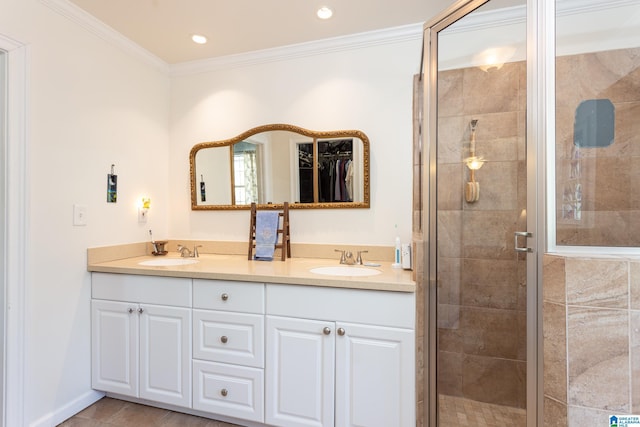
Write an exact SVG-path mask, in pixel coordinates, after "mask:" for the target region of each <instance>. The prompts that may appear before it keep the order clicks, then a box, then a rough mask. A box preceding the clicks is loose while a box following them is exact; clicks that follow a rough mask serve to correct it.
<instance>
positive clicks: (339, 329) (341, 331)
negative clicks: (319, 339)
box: [338, 328, 346, 336]
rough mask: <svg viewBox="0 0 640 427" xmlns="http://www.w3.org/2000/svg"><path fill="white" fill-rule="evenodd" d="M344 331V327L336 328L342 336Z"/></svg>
mask: <svg viewBox="0 0 640 427" xmlns="http://www.w3.org/2000/svg"><path fill="white" fill-rule="evenodd" d="M345 333H346V331H345V330H344V328H338V335H340V336H344V334H345Z"/></svg>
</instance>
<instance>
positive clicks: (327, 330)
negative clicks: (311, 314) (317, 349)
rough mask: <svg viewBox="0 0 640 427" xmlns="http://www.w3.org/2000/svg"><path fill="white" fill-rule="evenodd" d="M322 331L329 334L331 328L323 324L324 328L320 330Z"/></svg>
mask: <svg viewBox="0 0 640 427" xmlns="http://www.w3.org/2000/svg"><path fill="white" fill-rule="evenodd" d="M322 333H323V334H325V335H329V334H330V333H331V328H329V327H328V326H325V327H324V329H323V330H322Z"/></svg>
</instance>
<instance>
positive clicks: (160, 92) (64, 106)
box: [0, 0, 421, 426]
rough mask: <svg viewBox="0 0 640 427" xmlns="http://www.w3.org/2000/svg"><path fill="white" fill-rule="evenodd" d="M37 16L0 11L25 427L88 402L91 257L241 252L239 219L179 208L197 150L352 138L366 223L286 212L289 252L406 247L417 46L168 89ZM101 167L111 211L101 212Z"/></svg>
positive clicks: (202, 77) (17, 4)
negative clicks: (173, 245) (241, 139)
mask: <svg viewBox="0 0 640 427" xmlns="http://www.w3.org/2000/svg"><path fill="white" fill-rule="evenodd" d="M45 2H53V3H56V1H54V0H46V1H45V0H20V1H17V0H0V10H2V13H0V34H1V35H3V36H7V37H9V38H12V39H14V40H16V41H19V42H21V43H24V44H26V45H27V46H28V48H27V51H28V67H29V69H28V76H27V79H28V99H27V110H28V111H27V120H28V123H27V129H26V131H27V143H28V159H27V164H28V165H27V169H28V170H27V186H28V195H27V199H28V204H29V206H28V213H27V219H26V221H27V228H28V235H29V238H28V242H27V243H26V246H27V273H26V274H27V277H26V283H24V288H25V293H26V310H25V315H26V330H25V343H26V357H25V360H24V369H25V373H26V374H25V383H24V389H25V413H24V423H23V424H24V425H31V426H53V425H55V424H57V423H58V422H60V421H62V419H63V418H64V417H66V416H69V415H71V414H73V413H74V412H76V411H77V410H79V409H80V407H81V406H82V404H83V402H86V401H87V400H88V399H91V397H92V393H91V387H90V340H89V328H90V312H89V299H90V276H89V274H88V273H87V272H86V248H87V247H93V246H101V245H110V244H119V243H127V242H136V241H143V240H147V239H148V229H149V228H153V230H154V236H155V237H156V238H157V239H162V238H166V237H170V238H185V239H193V238H206V239H220V240H237V241H244V240H245V239H246V229H247V221H248V212H204V211H198V212H194V211H191V210H190V199H189V176H188V175H189V165H188V154H189V150H190V148H191V146H192V145H194V144H195V143H198V142H201V141H210V140H214V139H224V138H229V137H231V136H235V135H236V134H238V133H240V132H241V131H244V130H246V129H248V128H250V127H254V126H257V125H261V124H267V123H275V122H285V123H292V124H296V125H300V126H302V127H306V128H309V129H315V130H326V129H360V130H362V131H364V132H365V133H366V134H367V135H368V136H369V138H370V140H371V209H367V210H339V211H336V210H322V211H304V210H302V211H295V212H293V213H292V237H293V240H294V242H310V243H336V244H340V243H349V244H382V245H392V244H393V241H394V237H395V233H396V232H395V230H394V224H396V223H397V224H398V230H399V234H400V236H401V237H402V239H403V240H405V241H408V240H409V239H410V235H411V234H410V230H411V170H412V168H411V161H412V159H411V152H412V150H411V135H412V130H411V98H412V75H413V74H415V73H416V72H417V70H418V63H419V56H420V50H421V48H420V42H419V40H417V39H413V40H410V41H406V40H405V41H399V42H395V43H393V44H386V45H385V44H382V45H378V46H370V47H366V48H362V49H359V50H349V51H338V52H333V53H329V54H322V55H316V56H308V57H303V58H298V59H291V60H286V61H280V62H265V63H262V64H259V65H253V66H246V67H244V68H234V69H228V70H222V71H216V72H207V73H201V74H196V75H188V76H182V77H174V78H173V79H170V78H169V77H168V75H167V74H166V72H164V71H162V70H161V69H159V68H156V67H154V66H152V65H150V64H149V62H147V61H144V60H141V59H140V58H139V57H134V56H132V55H130V54H129V53H127V52H126V51H125V50H122V49H120V48H119V47H117V46H115V45H113V44H111V43H110V42H107V41H105V39H103V38H101V37H99V36H97V35H95V33H94V32H92V31H89V30H87V29H86V28H84V27H83V26H81V25H79V24H77V23H76V22H75V21H74V20H70V19H68V18H67V17H65V16H63V15H60V14H58V13H56V12H55V11H53V10H52V9H51V8H49V7H47V6H46V5H45V4H44V3H45ZM170 87H171V90H170ZM169 106H171V109H169ZM111 164H115V172H116V173H117V175H118V188H119V191H118V203H116V204H107V203H106V175H107V173H108V172H109V170H110V166H111ZM143 195H144V196H148V197H150V198H151V210H150V214H149V223H148V224H144V225H141V224H138V222H137V215H136V205H137V202H138V200H139V199H140V198H141V197H142V196H143ZM74 203H78V204H83V205H86V206H87V215H88V225H87V226H84V227H74V226H73V225H72V210H73V209H72V207H73V204H74Z"/></svg>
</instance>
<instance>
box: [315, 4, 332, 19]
mask: <svg viewBox="0 0 640 427" xmlns="http://www.w3.org/2000/svg"><path fill="white" fill-rule="evenodd" d="M316 14H317V15H318V18H320V19H329V18H331V16H332V15H333V10H331V9H329V8H328V7H327V6H322V7H321V8H320V9H318V11H317V12H316Z"/></svg>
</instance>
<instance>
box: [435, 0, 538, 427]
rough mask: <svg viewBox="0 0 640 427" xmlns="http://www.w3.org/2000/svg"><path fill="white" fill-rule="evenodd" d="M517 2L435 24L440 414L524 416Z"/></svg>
mask: <svg viewBox="0 0 640 427" xmlns="http://www.w3.org/2000/svg"><path fill="white" fill-rule="evenodd" d="M516 3H517V4H515V5H514V2H511V4H512V6H510V7H507V8H505V7H498V6H497V5H498V4H503V3H497V2H495V1H471V2H469V3H467V5H466V6H465V7H462V8H460V9H459V10H458V11H456V12H454V13H453V14H452V15H450V16H449V17H448V19H449V21H447V19H444V20H443V21H442V23H441V24H440V25H441V27H440V29H438V28H437V26H436V29H435V31H433V30H432V34H433V35H432V39H431V40H432V48H431V49H432V51H431V55H432V57H431V59H432V63H431V66H432V68H431V70H432V73H433V74H432V75H435V76H436V79H435V82H432V88H434V89H435V91H436V93H437V95H435V96H437V98H435V99H436V100H437V103H436V105H437V107H436V110H435V111H436V115H435V118H432V119H431V125H432V126H434V125H435V129H436V131H435V146H433V145H434V144H433V142H432V143H431V145H432V146H431V147H430V156H431V159H430V164H431V170H432V175H431V181H432V182H431V184H430V191H431V192H434V193H435V197H433V195H432V197H431V199H430V200H431V203H430V204H431V205H432V206H430V222H432V225H431V235H435V236H436V239H432V240H435V241H432V243H431V248H430V254H429V257H430V273H429V274H430V276H431V283H432V286H433V287H435V289H432V290H431V299H432V301H430V307H431V310H434V311H435V315H432V316H431V319H432V323H435V324H432V325H430V328H431V329H430V330H431V333H432V336H433V337H434V338H433V340H434V342H435V347H436V349H435V352H434V351H433V350H432V353H431V358H432V360H433V361H432V363H433V365H434V369H435V375H432V377H433V376H434V377H435V380H434V379H433V378H431V381H435V385H434V386H435V396H436V397H435V399H436V401H435V402H433V399H434V397H433V396H432V397H431V399H432V408H433V406H435V408H437V409H436V411H437V425H439V426H448V425H469V426H504V425H510V426H515V427H526V425H527V384H526V382H527V311H526V310H527V257H528V253H527V249H521V250H516V247H517V246H518V245H522V246H525V245H526V243H527V240H528V239H527V238H526V232H525V235H524V236H522V237H518V235H517V234H516V233H518V232H523V231H524V230H527V158H526V152H527V149H526V106H527V100H526V96H527V75H526V73H527V64H526V36H527V25H526V10H527V9H526V2H525V1H524V0H523V1H517V2H516ZM456 14H457V16H456ZM434 35H435V38H436V40H435V44H434V43H433V42H434V38H433V37H434ZM433 59H435V60H436V65H434V64H433ZM432 99H433V96H432ZM432 132H433V131H432ZM432 141H433V138H432ZM433 205H435V206H433ZM433 300H435V301H433ZM432 390H434V389H433V388H432ZM432 394H434V393H432ZM431 417H432V423H431V424H430V425H432V426H433V415H432V416H431Z"/></svg>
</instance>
